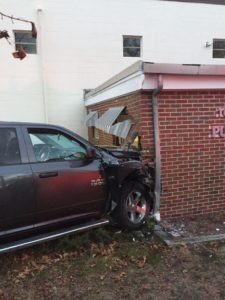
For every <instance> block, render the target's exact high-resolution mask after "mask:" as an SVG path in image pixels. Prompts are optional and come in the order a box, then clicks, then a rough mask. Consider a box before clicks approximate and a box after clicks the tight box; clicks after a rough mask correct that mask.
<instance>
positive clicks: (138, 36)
mask: <svg viewBox="0 0 225 300" xmlns="http://www.w3.org/2000/svg"><path fill="white" fill-rule="evenodd" d="M125 38H131V39H132V38H138V39H140V46H139V47H135V46H130V47H125V46H124V39H125ZM122 39H123V57H134V58H135V57H142V45H143V36H142V35H123V36H122ZM126 48H127V49H139V50H140V55H139V56H125V55H124V49H126Z"/></svg>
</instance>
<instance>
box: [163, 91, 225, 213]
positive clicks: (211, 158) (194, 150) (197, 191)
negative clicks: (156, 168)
mask: <svg viewBox="0 0 225 300" xmlns="http://www.w3.org/2000/svg"><path fill="white" fill-rule="evenodd" d="M223 106H225V92H224V91H223V92H222V91H221V92H220V91H217V92H208V91H204V92H164V93H162V94H160V96H159V116H160V140H161V156H162V196H161V216H162V218H165V217H176V216H185V215H196V214H203V213H214V212H221V211H223V210H225V139H223V138H210V137H209V134H210V130H209V126H211V125H223V124H224V125H225V120H223V119H222V118H220V119H218V118H216V108H217V107H223Z"/></svg>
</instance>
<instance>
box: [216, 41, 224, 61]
mask: <svg viewBox="0 0 225 300" xmlns="http://www.w3.org/2000/svg"><path fill="white" fill-rule="evenodd" d="M213 58H225V39H224V40H222V39H214V40H213Z"/></svg>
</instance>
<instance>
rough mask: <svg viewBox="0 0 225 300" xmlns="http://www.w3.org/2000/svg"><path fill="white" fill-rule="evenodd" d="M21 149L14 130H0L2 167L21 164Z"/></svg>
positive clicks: (0, 159) (0, 162)
mask: <svg viewBox="0 0 225 300" xmlns="http://www.w3.org/2000/svg"><path fill="white" fill-rule="evenodd" d="M20 163H21V156H20V148H19V143H18V138H17V134H16V130H15V129H14V128H5V127H4V128H0V165H13V164H20Z"/></svg>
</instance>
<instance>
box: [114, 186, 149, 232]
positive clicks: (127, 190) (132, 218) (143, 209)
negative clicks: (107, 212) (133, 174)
mask: <svg viewBox="0 0 225 300" xmlns="http://www.w3.org/2000/svg"><path fill="white" fill-rule="evenodd" d="M150 200H151V199H150V195H149V194H148V192H147V190H146V189H145V187H144V186H143V185H142V184H140V183H136V182H129V183H128V184H126V185H124V187H123V191H122V194H121V199H120V201H119V203H118V206H117V218H118V222H119V224H120V225H121V226H122V227H123V228H125V229H129V230H137V229H139V228H140V227H141V226H142V225H143V222H144V221H145V219H146V218H147V216H148V214H149V210H150Z"/></svg>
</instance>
